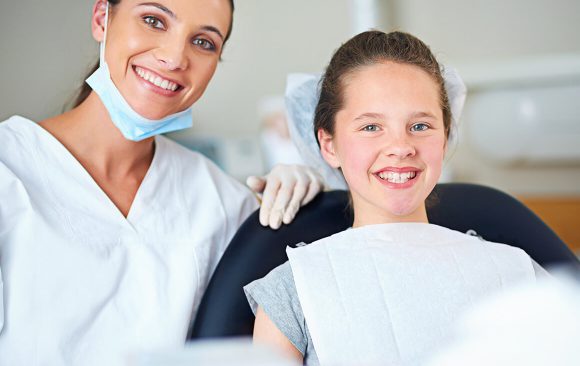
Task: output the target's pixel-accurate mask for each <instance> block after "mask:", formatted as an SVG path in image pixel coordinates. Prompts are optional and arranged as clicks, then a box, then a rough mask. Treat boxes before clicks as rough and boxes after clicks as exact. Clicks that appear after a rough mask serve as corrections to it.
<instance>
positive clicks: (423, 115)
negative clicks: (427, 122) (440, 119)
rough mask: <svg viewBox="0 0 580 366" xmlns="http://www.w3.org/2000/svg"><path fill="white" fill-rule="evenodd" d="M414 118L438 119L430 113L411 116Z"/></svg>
mask: <svg viewBox="0 0 580 366" xmlns="http://www.w3.org/2000/svg"><path fill="white" fill-rule="evenodd" d="M411 117H412V118H425V117H427V118H436V117H435V115H434V114H432V113H430V112H415V113H413V114H412V115H411Z"/></svg>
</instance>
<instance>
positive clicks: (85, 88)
mask: <svg viewBox="0 0 580 366" xmlns="http://www.w3.org/2000/svg"><path fill="white" fill-rule="evenodd" d="M120 2H121V0H109V4H111V7H114V6H116V5H119V3H120ZM229 2H230V6H231V8H232V15H231V18H230V27H229V28H228V32H227V33H226V37H225V39H224V43H225V42H226V41H227V40H228V39H229V38H230V35H231V34H232V28H233V26H234V0H229ZM98 68H99V60H97V61H96V62H95V63H94V64H93V66H92V67H91V68H90V70H89V72H87V75H86V76H85V77H84V78H83V85H82V86H81V87H80V88H79V90H78V91H77V93H76V96H75V97H74V99H73V101H72V102H71V103H70V104H69V103H67V105H70V108H75V107H78V106H79V105H80V104H81V103H82V102H84V101H85V99H87V97H88V96H89V94H91V91H92V90H93V89H91V87H90V86H89V84H87V83H86V82H84V80H86V79H87V78H88V77H89V76H90V75H92V74H93V73H94V72H95V71H96V70H97V69H98ZM65 109H66V107H65Z"/></svg>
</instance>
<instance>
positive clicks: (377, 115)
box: [354, 112, 385, 121]
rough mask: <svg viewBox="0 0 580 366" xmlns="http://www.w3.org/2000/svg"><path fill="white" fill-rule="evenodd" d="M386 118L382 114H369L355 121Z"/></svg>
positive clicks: (364, 114) (362, 115)
mask: <svg viewBox="0 0 580 366" xmlns="http://www.w3.org/2000/svg"><path fill="white" fill-rule="evenodd" d="M384 118H385V116H384V115H383V114H381V113H374V112H367V113H363V114H361V115H360V116H358V117H356V118H355V119H354V120H355V121H357V120H361V119H384Z"/></svg>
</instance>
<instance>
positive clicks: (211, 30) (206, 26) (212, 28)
mask: <svg viewBox="0 0 580 366" xmlns="http://www.w3.org/2000/svg"><path fill="white" fill-rule="evenodd" d="M201 29H203V30H204V31H208V32H212V33H215V34H217V35H218V36H219V37H220V38H221V39H222V40H223V39H224V36H223V34H222V32H220V31H219V29H217V28H216V27H214V26H211V25H204V26H203V27H201Z"/></svg>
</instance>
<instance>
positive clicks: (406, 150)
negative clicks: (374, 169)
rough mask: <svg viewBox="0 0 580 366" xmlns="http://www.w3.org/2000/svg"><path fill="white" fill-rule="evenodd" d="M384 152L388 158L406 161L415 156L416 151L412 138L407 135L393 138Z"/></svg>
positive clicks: (387, 143) (386, 145)
mask: <svg viewBox="0 0 580 366" xmlns="http://www.w3.org/2000/svg"><path fill="white" fill-rule="evenodd" d="M384 152H385V154H386V155H388V156H392V157H396V158H399V159H405V158H409V157H413V156H415V153H416V150H415V146H414V145H413V142H412V141H411V139H410V137H409V136H407V135H406V134H404V135H403V134H402V135H400V136H392V137H391V138H390V139H389V140H388V141H387V142H386V144H385V147H384Z"/></svg>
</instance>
